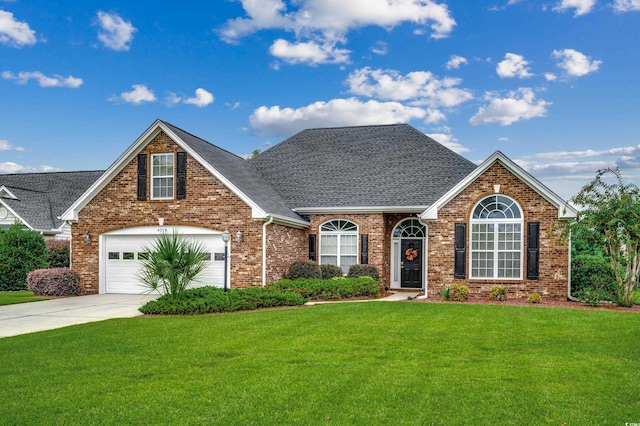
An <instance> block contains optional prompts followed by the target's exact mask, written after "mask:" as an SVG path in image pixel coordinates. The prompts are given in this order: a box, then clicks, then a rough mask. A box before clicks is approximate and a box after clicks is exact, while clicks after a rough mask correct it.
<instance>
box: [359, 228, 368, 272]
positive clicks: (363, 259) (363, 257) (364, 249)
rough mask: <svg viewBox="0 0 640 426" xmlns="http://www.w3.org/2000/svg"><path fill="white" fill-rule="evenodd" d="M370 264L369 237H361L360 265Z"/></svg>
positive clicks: (365, 235)
mask: <svg viewBox="0 0 640 426" xmlns="http://www.w3.org/2000/svg"><path fill="white" fill-rule="evenodd" d="M368 263H369V235H367V234H362V235H360V264H362V265H367V264H368Z"/></svg>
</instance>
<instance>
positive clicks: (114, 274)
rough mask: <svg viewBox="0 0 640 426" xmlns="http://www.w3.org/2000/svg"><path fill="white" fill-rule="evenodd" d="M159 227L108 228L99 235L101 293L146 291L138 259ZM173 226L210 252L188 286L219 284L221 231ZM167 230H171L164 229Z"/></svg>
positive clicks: (152, 241)
mask: <svg viewBox="0 0 640 426" xmlns="http://www.w3.org/2000/svg"><path fill="white" fill-rule="evenodd" d="M161 230H162V229H161V228H160V229H159V228H157V227H140V228H131V229H127V230H122V231H116V232H111V233H108V234H105V235H104V236H103V238H102V244H103V249H102V262H103V268H102V270H103V271H104V273H103V279H104V286H103V288H104V292H105V293H129V294H140V293H145V292H146V291H147V289H146V288H145V287H144V286H143V285H142V284H141V281H140V274H141V265H142V262H141V260H140V259H142V258H144V255H145V253H146V250H145V248H147V247H151V246H153V243H154V241H155V238H156V237H157V235H158V233H159V232H161ZM176 230H177V231H178V232H180V234H183V235H184V236H185V237H186V238H188V239H189V240H193V241H198V242H199V243H200V244H202V245H203V247H204V248H205V250H206V252H207V253H208V254H209V255H210V260H207V266H206V268H205V270H204V271H203V272H202V273H201V274H200V275H199V276H198V278H197V279H196V281H194V282H193V283H192V284H191V286H190V287H201V286H205V285H213V286H216V287H222V286H223V282H224V281H223V277H224V243H223V242H222V237H221V235H220V234H219V233H214V232H213V231H209V230H205V229H199V228H194V227H181V228H178V229H176ZM168 232H172V231H171V230H168ZM216 254H217V256H216ZM216 258H217V259H219V260H216Z"/></svg>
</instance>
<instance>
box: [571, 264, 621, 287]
mask: <svg viewBox="0 0 640 426" xmlns="http://www.w3.org/2000/svg"><path fill="white" fill-rule="evenodd" d="M602 284H604V288H605V290H606V291H608V292H611V293H612V294H614V295H616V294H617V289H616V278H615V275H614V272H613V269H612V268H611V264H610V263H609V260H607V259H606V258H604V257H602V256H597V255H591V254H579V255H576V256H575V257H573V258H572V259H571V291H572V293H574V294H579V293H580V292H582V290H585V289H595V288H598V287H601V285H602Z"/></svg>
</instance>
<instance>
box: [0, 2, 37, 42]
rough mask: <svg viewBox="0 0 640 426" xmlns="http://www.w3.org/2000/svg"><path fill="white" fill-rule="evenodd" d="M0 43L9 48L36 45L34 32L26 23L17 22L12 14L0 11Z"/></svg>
mask: <svg viewBox="0 0 640 426" xmlns="http://www.w3.org/2000/svg"><path fill="white" fill-rule="evenodd" d="M0 43H2V44H6V45H7V46H11V47H23V46H30V45H33V44H36V32H35V31H33V30H32V29H31V28H29V24H27V23H26V22H20V21H17V20H16V19H15V18H14V17H13V13H11V12H7V11H4V10H0Z"/></svg>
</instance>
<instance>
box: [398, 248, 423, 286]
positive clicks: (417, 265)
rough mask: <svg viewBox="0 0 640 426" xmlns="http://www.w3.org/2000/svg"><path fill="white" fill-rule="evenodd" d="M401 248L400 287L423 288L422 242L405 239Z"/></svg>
mask: <svg viewBox="0 0 640 426" xmlns="http://www.w3.org/2000/svg"><path fill="white" fill-rule="evenodd" d="M400 248H401V251H400V272H401V275H400V276H401V281H400V286H401V287H407V288H422V240H409V239H403V240H402V244H401V245H400Z"/></svg>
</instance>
